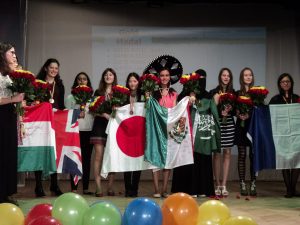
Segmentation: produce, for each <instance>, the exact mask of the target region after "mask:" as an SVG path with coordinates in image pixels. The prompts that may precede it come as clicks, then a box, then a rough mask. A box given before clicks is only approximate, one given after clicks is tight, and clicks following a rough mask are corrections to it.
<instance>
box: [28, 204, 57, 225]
mask: <svg viewBox="0 0 300 225" xmlns="http://www.w3.org/2000/svg"><path fill="white" fill-rule="evenodd" d="M51 212H52V205H51V204H38V205H36V206H34V207H33V208H32V209H31V210H30V211H29V213H28V214H27V216H26V218H25V223H24V225H29V223H30V222H31V221H33V220H35V219H37V218H39V217H44V216H51Z"/></svg>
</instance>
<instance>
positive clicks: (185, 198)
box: [161, 193, 198, 225]
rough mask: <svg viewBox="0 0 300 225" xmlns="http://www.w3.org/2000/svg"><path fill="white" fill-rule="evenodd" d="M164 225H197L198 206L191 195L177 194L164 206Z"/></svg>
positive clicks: (167, 200) (167, 199)
mask: <svg viewBox="0 0 300 225" xmlns="http://www.w3.org/2000/svg"><path fill="white" fill-rule="evenodd" d="M161 208H162V214H163V225H170V224H172V225H196V223H197V217H198V204H197V202H196V201H195V199H193V198H192V197H191V196H190V195H188V194H185V193H175V194H172V195H170V196H169V197H168V198H166V199H165V200H164V202H163V204H162V207H161Z"/></svg>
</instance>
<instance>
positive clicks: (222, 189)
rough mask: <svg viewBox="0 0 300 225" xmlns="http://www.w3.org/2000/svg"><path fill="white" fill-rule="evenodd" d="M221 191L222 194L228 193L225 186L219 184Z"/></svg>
mask: <svg viewBox="0 0 300 225" xmlns="http://www.w3.org/2000/svg"><path fill="white" fill-rule="evenodd" d="M221 192H222V196H224V197H227V196H228V195H229V192H228V191H227V189H226V186H221Z"/></svg>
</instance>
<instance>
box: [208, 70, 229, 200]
mask: <svg viewBox="0 0 300 225" xmlns="http://www.w3.org/2000/svg"><path fill="white" fill-rule="evenodd" d="M218 81H219V84H218V86H217V87H216V88H215V89H213V90H211V91H210V92H211V94H212V95H213V97H214V99H215V102H216V104H217V105H218V112H219V117H220V128H221V150H222V151H223V170H222V172H223V176H222V178H223V179H222V183H221V179H220V178H221V176H220V175H221V167H220V165H221V154H220V153H219V152H215V153H214V155H213V167H214V176H215V181H216V190H215V194H216V195H222V196H228V194H229V192H228V191H227V188H226V183H227V177H228V172H229V165H230V157H231V148H232V147H233V144H234V132H235V129H234V127H235V125H234V119H233V108H232V106H230V105H228V106H225V108H224V109H222V108H220V104H219V99H220V95H222V94H223V93H232V94H233V93H234V90H233V76H232V72H231V70H230V69H228V68H222V69H221V70H220V72H219V76H218ZM223 117H226V121H224V120H223Z"/></svg>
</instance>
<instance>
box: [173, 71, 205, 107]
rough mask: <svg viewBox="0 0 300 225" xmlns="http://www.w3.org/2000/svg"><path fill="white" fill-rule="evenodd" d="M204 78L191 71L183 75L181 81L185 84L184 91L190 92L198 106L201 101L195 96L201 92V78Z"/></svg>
mask: <svg viewBox="0 0 300 225" xmlns="http://www.w3.org/2000/svg"><path fill="white" fill-rule="evenodd" d="M201 78H204V77H203V76H201V75H200V74H197V73H190V74H184V75H182V76H181V78H180V80H179V82H180V83H181V84H182V85H183V91H184V92H185V93H188V94H189V95H190V97H191V98H192V99H193V102H194V101H195V103H196V105H197V106H200V102H199V101H197V100H196V98H195V96H197V95H199V94H200V84H199V80H200V79H201Z"/></svg>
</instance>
